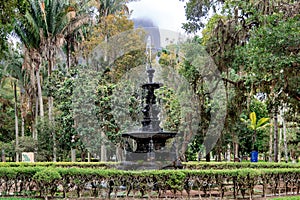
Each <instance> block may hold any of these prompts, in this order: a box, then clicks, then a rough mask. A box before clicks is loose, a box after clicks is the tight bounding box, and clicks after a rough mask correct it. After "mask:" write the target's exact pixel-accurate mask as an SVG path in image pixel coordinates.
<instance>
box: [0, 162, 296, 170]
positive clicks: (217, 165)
mask: <svg viewBox="0 0 300 200" xmlns="http://www.w3.org/2000/svg"><path fill="white" fill-rule="evenodd" d="M116 165H118V163H115V162H73V163H72V162H35V163H26V162H20V163H16V162H6V163H0V167H38V166H40V167H67V168H70V167H79V168H102V169H108V168H114V167H115V166H116ZM183 167H184V169H199V170H200V169H201V170H204V169H242V168H255V169H257V168H300V163H269V162H258V163H254V162H241V163H240V162H184V163H183Z"/></svg>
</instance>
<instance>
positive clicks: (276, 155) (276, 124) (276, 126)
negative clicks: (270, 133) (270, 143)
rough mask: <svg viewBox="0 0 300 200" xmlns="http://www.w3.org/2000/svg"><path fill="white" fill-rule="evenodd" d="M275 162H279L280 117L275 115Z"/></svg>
mask: <svg viewBox="0 0 300 200" xmlns="http://www.w3.org/2000/svg"><path fill="white" fill-rule="evenodd" d="M274 162H278V116H277V111H275V113H274Z"/></svg>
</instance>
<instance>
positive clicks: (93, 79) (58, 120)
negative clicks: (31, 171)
mask: <svg viewBox="0 0 300 200" xmlns="http://www.w3.org/2000/svg"><path fill="white" fill-rule="evenodd" d="M127 2H128V1H127V0H118V1H106V0H100V1H89V0H84V1H77V0H74V1H67V0H61V1H60V0H45V1H38V0H22V1H21V0H19V1H15V0H12V1H7V2H2V3H1V5H0V10H1V16H0V45H1V52H0V59H1V61H0V83H1V85H0V87H1V88H0V110H1V112H0V141H1V142H0V147H1V150H2V161H5V160H6V159H9V160H14V161H19V160H20V159H19V156H20V153H21V152H35V159H36V161H71V160H72V161H76V158H77V159H78V158H80V160H81V161H86V160H91V159H94V160H101V161H107V160H117V161H121V160H123V157H124V155H123V154H124V152H123V150H124V141H123V140H122V138H121V134H122V133H123V132H124V131H126V130H130V129H131V128H132V127H134V126H137V125H139V124H140V121H141V116H140V113H141V112H140V111H141V103H142V102H141V91H140V90H139V89H138V84H140V83H136V82H134V81H132V80H131V79H130V78H132V76H134V77H135V78H136V79H139V80H141V79H142V78H143V77H142V76H141V73H140V71H138V69H139V67H140V66H142V65H145V62H146V55H145V47H146V46H145V35H146V34H147V32H145V31H143V30H141V29H134V23H133V21H131V20H130V19H129V17H130V11H129V10H128V8H127V6H126V3H127ZM185 9H186V17H187V23H185V24H184V25H183V28H184V29H185V30H186V32H188V33H194V34H195V35H196V36H195V37H192V38H190V39H189V40H187V41H185V42H182V43H181V44H172V45H169V46H167V47H164V48H163V49H161V50H160V51H158V53H157V58H158V59H159V60H158V63H159V64H160V66H159V67H161V68H159V67H158V66H155V67H157V68H159V70H160V73H161V74H162V75H163V76H165V77H167V79H169V82H175V81H177V82H180V81H182V80H184V81H182V82H185V83H184V84H185V85H184V84H183V85H184V86H186V87H178V88H175V87H174V88H172V83H166V84H165V86H164V87H162V88H160V90H158V91H157V94H156V95H157V97H158V98H159V103H160V106H161V110H162V113H161V116H162V118H164V121H163V122H162V128H164V129H165V130H170V131H177V132H182V133H183V137H182V138H180V139H181V140H182V141H180V142H181V143H182V144H183V145H182V146H181V147H179V148H178V151H179V153H180V155H179V156H180V158H181V159H182V160H201V159H203V158H204V157H205V159H206V160H207V161H210V159H211V158H212V157H213V158H214V159H215V160H217V161H221V160H229V159H231V160H236V161H237V160H239V161H240V160H241V159H242V157H246V156H249V154H250V152H251V151H252V150H254V149H255V150H258V151H259V153H260V155H261V159H264V160H269V161H272V160H274V161H278V160H280V159H282V157H284V160H285V161H286V162H289V161H293V162H296V161H297V158H298V157H299V155H300V132H299V130H300V129H299V121H300V118H299V100H300V90H299V88H300V86H299V83H300V79H299V77H300V76H299V74H300V60H299V53H300V52H299V37H300V34H299V33H300V30H299V27H300V26H299V25H300V24H299V21H300V18H299V9H300V3H299V1H288V2H286V1H283V0H279V1H262V0H258V1H232V0H225V1H224V0H222V1H221V0H213V1H208V0H205V1H202V0H201V1H200V0H188V1H186V7H185ZM200 31H201V32H202V34H201V36H199V35H200V34H199V33H200ZM11 38H13V39H12V41H18V42H17V44H14V43H9V40H11ZM124 38H126V40H124ZM153 58H155V56H153ZM195 58H198V60H197V59H195ZM199 58H200V59H199ZM153 60H154V59H153ZM195 60H196V61H195ZM206 61H210V62H206ZM211 61H213V62H214V63H213V64H214V65H215V68H216V70H212V71H209V70H208V71H209V72H207V71H205V70H204V68H206V69H208V68H209V67H210V64H212V62H211ZM135 70H136V71H135ZM143 73H144V72H143ZM128 74H130V75H128ZM130 76H131V77H130ZM179 79H180V80H179ZM181 79H182V80H181ZM141 82H142V81H141ZM219 86H224V94H223V92H220V90H218V87H219ZM176 87H177V86H176ZM188 90H191V91H189V92H187V91H188ZM183 91H184V92H183ZM212 97H215V98H212ZM188 104H190V105H188ZM192 108H194V110H196V112H194V111H193V109H192ZM220 111H223V113H224V116H216V115H214V114H216V113H218V112H220ZM254 116H255V117H254ZM218 117H219V118H218ZM221 118H224V120H221ZM217 123H219V124H217ZM216 124H217V125H216ZM220 124H222V126H218V125H220ZM223 125H224V128H223ZM217 127H222V130H217ZM214 128H215V129H214ZM219 132H220V133H221V134H220V135H218V134H217V133H219ZM215 133H216V134H217V135H213V134H215ZM211 135H213V136H214V137H215V138H218V140H217V141H215V143H214V142H212V144H207V143H209V142H207V140H208V138H209V137H210V136H211ZM232 156H233V157H232Z"/></svg>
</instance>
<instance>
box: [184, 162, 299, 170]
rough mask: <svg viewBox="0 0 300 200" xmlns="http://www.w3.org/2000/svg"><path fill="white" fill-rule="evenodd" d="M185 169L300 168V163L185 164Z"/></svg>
mask: <svg viewBox="0 0 300 200" xmlns="http://www.w3.org/2000/svg"><path fill="white" fill-rule="evenodd" d="M183 164H184V167H185V169H212V168H213V169H241V168H255V169H257V168H272V169H273V168H300V163H282V162H281V163H273V162H271V163H270V162H257V163H255V162H185V163H183Z"/></svg>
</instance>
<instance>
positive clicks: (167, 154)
mask: <svg viewBox="0 0 300 200" xmlns="http://www.w3.org/2000/svg"><path fill="white" fill-rule="evenodd" d="M147 54H148V56H147V70H146V72H147V75H148V83H145V84H143V85H142V86H141V87H142V89H143V95H142V96H143V101H142V102H143V108H142V113H143V120H142V122H141V123H142V127H141V129H140V130H137V131H132V132H127V133H124V134H122V137H123V138H125V139H133V140H134V141H135V143H136V146H135V148H134V149H133V147H131V146H130V144H129V142H127V143H126V161H125V162H123V167H122V168H126V169H161V168H165V167H166V166H168V165H170V163H172V162H175V160H176V157H177V155H176V153H175V152H176V151H175V147H174V145H173V147H172V149H171V150H170V148H166V142H167V140H168V139H170V138H174V137H175V136H176V134H177V133H176V132H170V131H164V130H163V129H162V128H161V127H160V119H159V117H158V116H159V113H160V108H159V106H158V104H157V99H156V96H155V90H157V89H159V88H160V87H161V86H162V84H161V83H156V82H153V77H154V72H155V70H154V69H153V68H152V66H151V38H150V36H149V37H148V40H147ZM171 165H172V164H171ZM124 166H126V167H124Z"/></svg>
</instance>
